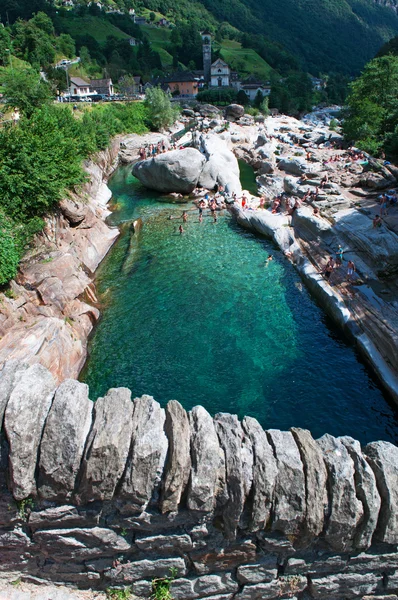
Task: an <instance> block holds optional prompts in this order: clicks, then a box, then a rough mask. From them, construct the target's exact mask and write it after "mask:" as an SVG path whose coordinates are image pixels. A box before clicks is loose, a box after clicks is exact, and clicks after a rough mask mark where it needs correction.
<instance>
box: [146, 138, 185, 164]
mask: <svg viewBox="0 0 398 600" xmlns="http://www.w3.org/2000/svg"><path fill="white" fill-rule="evenodd" d="M177 148H178V146H177V142H176V141H175V140H173V139H170V140H169V142H168V143H167V142H166V140H165V139H164V138H163V139H162V140H159V142H158V143H157V144H148V145H146V146H141V147H140V149H139V150H138V156H139V159H140V160H146V159H147V158H153V157H154V156H158V155H159V154H164V153H165V152H167V151H168V150H177Z"/></svg>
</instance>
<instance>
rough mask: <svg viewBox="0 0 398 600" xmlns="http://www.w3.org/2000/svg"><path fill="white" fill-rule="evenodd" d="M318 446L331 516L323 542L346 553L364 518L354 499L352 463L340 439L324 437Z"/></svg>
mask: <svg viewBox="0 0 398 600" xmlns="http://www.w3.org/2000/svg"><path fill="white" fill-rule="evenodd" d="M317 443H318V444H319V447H320V448H321V450H322V452H323V457H324V460H325V463H326V467H327V470H328V486H329V502H330V506H329V513H330V514H329V516H328V521H327V525H326V532H325V539H326V541H327V543H328V544H329V545H330V547H331V548H332V549H333V550H336V551H338V552H346V551H348V550H350V549H351V548H352V546H353V540H354V536H355V533H356V528H357V526H358V524H359V523H360V521H361V519H362V518H363V514H364V510H363V506H362V502H360V501H359V500H358V499H357V495H356V488H355V466H354V462H353V460H352V458H351V457H350V455H349V453H348V450H347V448H346V447H345V446H344V444H343V443H342V441H341V440H340V439H338V438H335V437H333V436H331V435H329V434H325V435H323V436H322V437H321V438H320V439H319V440H317Z"/></svg>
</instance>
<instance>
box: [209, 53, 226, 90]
mask: <svg viewBox="0 0 398 600" xmlns="http://www.w3.org/2000/svg"><path fill="white" fill-rule="evenodd" d="M210 73H211V77H210V85H211V87H231V69H230V68H229V66H228V64H227V63H226V62H225V61H223V60H222V59H221V58H217V60H216V61H214V63H213V64H212V65H211V71H210Z"/></svg>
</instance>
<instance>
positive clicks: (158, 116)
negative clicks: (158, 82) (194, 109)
mask: <svg viewBox="0 0 398 600" xmlns="http://www.w3.org/2000/svg"><path fill="white" fill-rule="evenodd" d="M145 106H146V107H147V109H148V120H149V123H150V126H151V128H152V129H155V130H158V129H165V128H166V127H170V125H172V124H173V123H174V122H175V121H176V120H177V117H178V115H179V112H180V109H179V106H178V105H177V104H175V103H172V102H171V100H170V95H169V94H166V93H165V92H164V91H163V90H162V89H161V88H160V87H152V88H148V89H147V91H146V97H145Z"/></svg>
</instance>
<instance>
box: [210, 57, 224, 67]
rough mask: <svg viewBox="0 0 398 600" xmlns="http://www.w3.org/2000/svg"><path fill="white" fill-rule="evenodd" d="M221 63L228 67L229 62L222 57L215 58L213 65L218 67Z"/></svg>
mask: <svg viewBox="0 0 398 600" xmlns="http://www.w3.org/2000/svg"><path fill="white" fill-rule="evenodd" d="M219 65H224V66H225V67H228V63H226V62H225V61H224V60H222V59H221V58H217V60H215V61H214V63H213V64H212V65H211V66H212V67H218V66H219Z"/></svg>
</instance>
